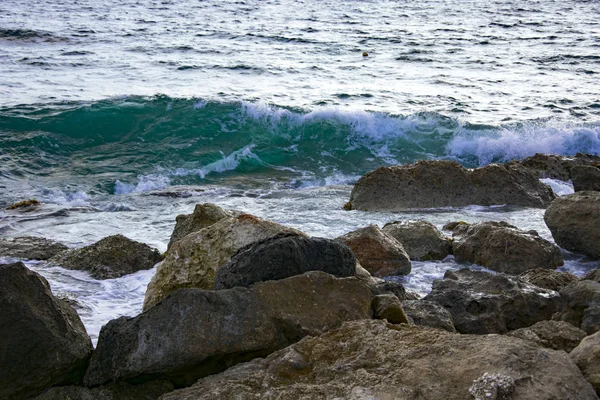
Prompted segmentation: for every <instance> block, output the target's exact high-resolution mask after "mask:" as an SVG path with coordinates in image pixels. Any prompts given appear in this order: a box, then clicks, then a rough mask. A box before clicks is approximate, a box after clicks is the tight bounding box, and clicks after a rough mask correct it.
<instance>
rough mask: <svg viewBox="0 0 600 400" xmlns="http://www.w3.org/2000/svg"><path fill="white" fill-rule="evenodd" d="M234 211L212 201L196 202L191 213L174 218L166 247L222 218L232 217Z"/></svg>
mask: <svg viewBox="0 0 600 400" xmlns="http://www.w3.org/2000/svg"><path fill="white" fill-rule="evenodd" d="M233 215H234V213H233V212H231V211H227V210H224V209H222V208H221V207H219V206H217V205H216V204H213V203H203V204H196V207H194V212H193V213H191V214H181V215H178V216H177V217H176V218H175V221H176V223H175V228H174V229H173V233H172V234H171V239H170V240H169V245H168V249H170V248H171V246H172V245H173V243H175V242H177V241H178V240H181V239H183V238H184V237H185V236H187V235H189V234H190V233H193V232H197V231H199V230H200V229H203V228H206V227H207V226H211V225H212V224H214V223H216V222H219V221H220V220H222V219H223V218H228V217H233Z"/></svg>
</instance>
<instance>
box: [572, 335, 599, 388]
mask: <svg viewBox="0 0 600 400" xmlns="http://www.w3.org/2000/svg"><path fill="white" fill-rule="evenodd" d="M569 355H570V357H571V360H573V361H574V362H575V364H577V366H578V367H579V369H580V370H581V372H582V373H583V376H584V377H585V378H586V379H587V380H588V382H590V383H591V384H592V386H593V387H594V389H595V390H596V393H598V394H600V332H597V333H595V334H593V335H590V336H588V337H586V338H584V339H583V340H582V341H581V343H580V344H579V346H577V347H576V348H575V349H573V351H572V352H571V354H569Z"/></svg>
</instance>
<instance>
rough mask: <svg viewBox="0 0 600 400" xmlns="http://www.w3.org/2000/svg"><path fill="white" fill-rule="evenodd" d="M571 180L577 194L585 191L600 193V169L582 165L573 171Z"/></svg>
mask: <svg viewBox="0 0 600 400" xmlns="http://www.w3.org/2000/svg"><path fill="white" fill-rule="evenodd" d="M571 180H572V181H573V189H575V191H576V192H581V191H583V190H595V191H600V168H598V167H593V166H591V165H580V166H577V167H573V168H572V169H571Z"/></svg>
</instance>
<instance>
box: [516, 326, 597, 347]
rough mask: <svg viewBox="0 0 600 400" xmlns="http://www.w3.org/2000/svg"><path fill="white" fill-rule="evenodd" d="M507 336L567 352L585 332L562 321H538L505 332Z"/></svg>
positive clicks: (579, 340) (584, 335)
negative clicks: (525, 326)
mask: <svg viewBox="0 0 600 400" xmlns="http://www.w3.org/2000/svg"><path fill="white" fill-rule="evenodd" d="M507 335H508V336H512V337H517V338H520V339H523V340H529V341H532V342H533V343H536V344H537V345H539V346H542V347H547V348H549V349H554V350H563V351H566V352H567V353H569V352H570V351H571V350H573V349H574V348H575V347H577V346H578V345H579V343H580V342H581V340H582V339H583V338H584V337H586V333H585V332H584V331H582V330H581V329H579V328H576V327H574V326H573V325H571V324H569V323H568V322H564V321H540V322H536V323H535V324H533V325H531V326H529V327H527V328H521V329H517V330H515V331H511V332H508V333H507Z"/></svg>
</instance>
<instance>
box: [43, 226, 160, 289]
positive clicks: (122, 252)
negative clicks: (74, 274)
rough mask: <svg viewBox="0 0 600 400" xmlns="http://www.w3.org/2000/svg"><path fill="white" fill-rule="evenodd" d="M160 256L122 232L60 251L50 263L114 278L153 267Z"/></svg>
mask: <svg viewBox="0 0 600 400" xmlns="http://www.w3.org/2000/svg"><path fill="white" fill-rule="evenodd" d="M161 259H162V256H161V255H160V253H159V252H158V250H156V249H153V248H151V247H150V246H148V245H146V244H144V243H140V242H136V241H135V240H131V239H128V238H126V237H125V236H123V235H113V236H108V237H105V238H104V239H102V240H100V241H98V242H96V243H94V244H91V245H89V246H86V247H83V248H81V249H75V250H69V251H67V252H64V253H61V254H59V255H58V256H56V257H54V258H52V259H51V260H50V262H51V263H54V264H58V265H60V266H61V267H64V268H69V269H79V270H84V271H88V272H89V273H90V275H91V276H92V277H94V278H96V279H112V278H119V277H121V276H123V275H127V274H132V273H134V272H137V271H141V270H143V269H150V268H152V267H154V265H155V264H156V263H158V262H160V260H161Z"/></svg>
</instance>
